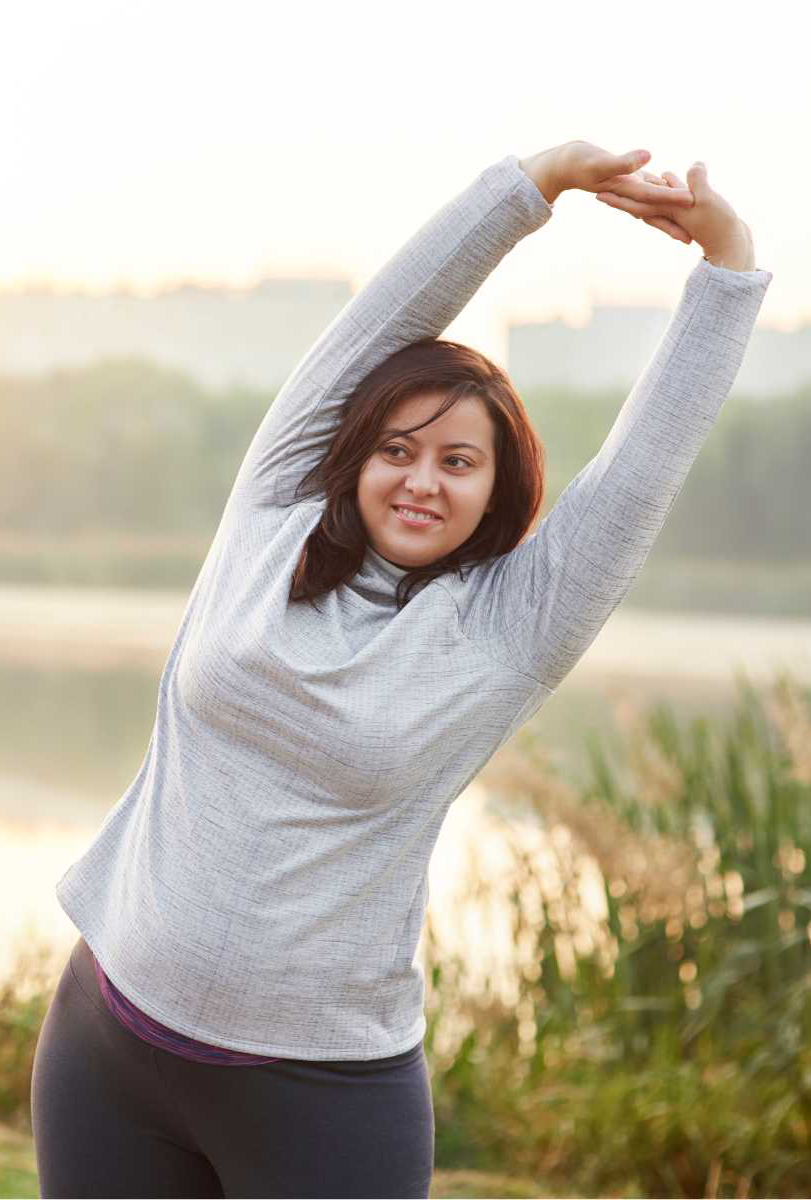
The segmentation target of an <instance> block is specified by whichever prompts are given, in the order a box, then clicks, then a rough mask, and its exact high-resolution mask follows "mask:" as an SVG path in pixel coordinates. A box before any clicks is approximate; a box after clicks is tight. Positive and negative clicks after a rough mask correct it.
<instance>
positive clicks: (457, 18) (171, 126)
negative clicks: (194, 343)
mask: <svg viewBox="0 0 811 1200" xmlns="http://www.w3.org/2000/svg"><path fill="white" fill-rule="evenodd" d="M801 15H802V9H801V7H798V6H797V5H796V4H795V3H788V2H787V0H772V2H770V3H769V4H768V5H766V6H762V5H750V6H747V5H745V4H741V3H737V4H733V3H732V2H730V0H721V2H713V3H711V4H710V3H707V0H700V2H697V0H683V2H682V3H681V4H680V5H678V6H676V7H675V8H674V7H673V6H666V5H661V4H659V5H654V4H651V3H649V2H646V3H641V2H636V0H635V2H633V3H622V4H619V5H605V4H598V3H593V4H586V3H583V2H582V0H572V2H571V3H568V4H554V5H541V4H530V3H527V0H500V2H499V3H498V4H496V5H493V4H489V3H488V4H480V5H477V4H475V3H471V2H470V0H467V2H462V0H451V2H443V0H409V3H407V4H405V3H404V4H396V5H395V4H391V3H386V2H385V0H376V2H375V3H367V2H359V0H342V2H341V3H339V4H336V3H334V0H332V2H330V3H326V2H323V3H307V2H306V0H298V2H296V3H295V4H292V3H291V4H289V5H282V4H278V3H275V2H272V0H266V2H264V3H257V2H253V0H130V2H122V0H70V3H65V2H64V0H25V2H24V3H21V2H20V0H0V134H1V135H2V136H1V137H0V204H1V205H2V222H0V287H10V286H11V287H21V286H24V285H27V284H31V283H37V284H52V285H53V286H55V287H56V288H58V289H60V290H61V289H68V288H81V289H86V290H89V291H94V292H101V291H104V290H106V289H108V288H111V287H117V286H129V287H130V288H132V289H133V290H135V291H137V292H139V293H141V294H144V295H147V294H151V293H153V292H154V291H156V290H159V289H160V288H162V287H166V286H172V285H175V284H177V283H180V282H199V283H203V284H222V285H225V286H229V285H230V286H240V287H244V286H250V285H251V284H253V283H255V282H256V281H258V280H259V279H260V278H262V277H264V276H267V275H282V276H290V275H292V276H308V275H317V276H320V277H323V276H341V277H345V278H349V280H350V281H351V283H352V285H353V287H355V288H358V287H360V286H362V285H363V283H364V282H365V281H366V280H368V279H369V278H370V277H371V275H372V274H374V272H375V271H376V270H377V269H378V267H380V266H381V265H382V264H383V263H384V262H385V261H386V260H387V259H388V258H389V257H390V256H391V255H392V254H393V253H395V251H396V250H397V249H398V248H399V246H400V245H401V244H402V243H403V242H404V241H405V240H406V239H407V238H408V237H409V236H410V235H411V234H412V233H413V232H414V231H415V230H416V228H417V227H418V226H419V225H421V224H422V223H423V222H424V221H425V220H426V219H427V218H428V217H430V216H431V215H432V214H433V213H434V212H435V211H436V209H438V208H439V207H440V206H441V205H442V204H443V203H444V202H445V201H446V200H448V199H449V198H450V197H451V196H452V195H454V194H456V193H457V192H459V191H461V190H462V188H463V187H465V186H467V184H468V183H469V182H471V181H472V179H473V178H474V177H475V175H476V174H478V172H479V171H480V170H482V169H483V168H484V167H486V166H488V165H489V164H490V163H492V162H495V161H497V160H498V159H500V158H502V157H504V155H506V154H517V155H518V156H519V158H523V157H525V156H528V155H530V154H532V153H534V152H536V151H538V150H543V149H546V148H547V147H549V146H554V145H557V144H558V143H560V142H564V141H568V140H571V139H574V138H583V139H584V140H586V141H590V142H594V143H596V144H598V145H601V146H604V147H605V148H606V149H609V150H611V151H612V152H616V153H622V152H624V151H626V150H631V149H634V148H636V147H645V148H646V149H648V150H650V152H651V155H652V158H651V161H650V163H649V164H648V169H650V170H652V171H656V172H661V171H662V170H666V169H670V170H674V171H676V172H677V173H678V174H680V175H681V177H682V178H685V175H686V171H687V168H688V166H689V165H690V164H691V163H692V162H693V161H694V160H695V159H703V160H704V161H705V162H706V163H707V167H708V175H709V180H710V183H711V184H712V186H713V187H714V188H715V189H716V190H717V191H719V192H721V194H722V195H724V196H725V198H726V199H727V200H728V201H729V203H730V204H731V205H732V206H733V208H734V209H735V211H736V212H737V213H738V214H739V215H740V216H741V217H742V218H743V219H744V220H746V221H747V223H748V224H749V225H750V227H751V229H752V232H753V236H754V241H755V249H756V260H757V266H758V267H762V268H765V269H767V270H769V271H772V272H773V274H774V280H773V282H772V284H771V286H770V288H769V292H768V294H767V296H766V299H765V300H764V303H763V307H762V309H761V313H760V316H759V323H760V324H762V325H770V326H773V327H777V328H782V329H787V330H790V329H795V328H797V327H798V326H799V325H800V324H802V323H804V322H807V321H811V287H810V286H809V280H811V234H810V233H809V223H808V210H809V191H811V188H810V187H809V185H811V166H809V157H808V155H807V154H806V153H805V151H806V148H807V146H808V144H809V133H808V130H809V127H810V126H811V85H810V84H809V82H808V80H809V74H808V64H807V40H806V39H805V38H804V37H803V36H802V32H801V29H800V26H799V23H798V22H799V17H800V16H801ZM700 255H701V250H700V249H699V247H698V246H697V245H696V244H695V243H693V244H692V245H690V246H685V245H683V244H682V243H680V242H676V241H674V240H672V239H671V238H669V237H667V236H666V235H665V234H663V233H661V232H660V231H658V230H654V229H652V228H650V227H649V226H647V225H645V224H643V223H642V222H641V221H637V220H634V219H633V218H632V217H630V216H628V215H627V214H625V213H619V212H616V211H614V210H611V209H608V208H607V207H606V206H604V205H601V204H599V203H598V202H597V201H596V200H595V199H594V197H593V196H592V195H590V194H586V193H583V192H567V193H564V194H563V195H562V196H561V197H560V198H559V200H558V201H557V203H556V205H555V209H554V215H553V217H552V218H551V220H550V221H549V222H548V223H547V224H546V225H545V226H544V227H543V229H541V230H539V231H537V232H536V233H534V234H531V235H530V236H529V237H528V238H525V239H523V240H522V241H521V242H519V244H518V245H517V246H516V248H515V249H514V250H513V251H512V252H511V254H509V255H508V256H507V257H506V258H505V259H504V261H503V262H502V263H501V264H500V265H499V266H498V267H497V268H496V271H495V272H494V273H493V274H492V275H491V276H490V278H489V279H488V280H487V281H486V282H485V283H484V285H483V286H482V288H481V289H480V290H479V292H478V293H477V295H476V296H475V297H474V298H473V300H472V301H471V302H470V304H469V305H468V306H467V309H466V310H465V311H464V313H463V314H462V315H461V316H460V317H459V318H457V320H456V321H455V322H454V324H453V325H452V326H450V327H449V329H448V331H447V334H446V335H447V336H449V337H455V338H457V339H459V340H462V341H467V342H469V343H470V344H472V345H476V346H477V347H478V348H479V349H481V350H483V351H484V352H485V353H489V354H490V355H491V356H492V357H494V358H495V359H496V360H497V361H499V362H501V363H502V364H503V363H504V359H505V353H506V339H505V323H506V321H507V320H533V319H541V320H543V319H551V318H554V317H563V318H565V319H566V320H568V321H571V322H574V323H580V324H582V323H585V322H586V321H587V320H588V318H589V312H590V308H591V305H592V304H608V303H618V304H626V303H627V304H660V305H665V306H667V307H668V308H671V309H672V308H673V307H675V305H676V303H677V302H678V299H679V297H680V295H681V292H682V289H683V286H684V282H685V280H686V277H687V275H688V274H689V273H690V271H691V270H692V268H693V267H694V266H695V264H696V263H697V261H698V260H699V258H700ZM0 336H2V331H0Z"/></svg>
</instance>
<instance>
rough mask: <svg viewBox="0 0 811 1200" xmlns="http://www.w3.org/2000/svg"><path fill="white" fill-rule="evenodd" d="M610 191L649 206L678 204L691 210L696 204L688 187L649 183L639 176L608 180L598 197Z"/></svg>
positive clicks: (620, 176)
mask: <svg viewBox="0 0 811 1200" xmlns="http://www.w3.org/2000/svg"><path fill="white" fill-rule="evenodd" d="M608 191H611V192H614V193H616V194H617V195H619V196H626V197H627V198H628V199H630V200H640V201H644V202H645V203H647V204H671V205H672V204H678V205H683V206H684V207H685V208H691V207H692V206H693V204H694V203H695V197H694V195H693V193H692V191H691V190H690V188H688V187H686V186H685V187H673V186H671V185H670V184H668V183H667V182H666V181H664V180H662V181H661V182H660V183H654V182H648V181H646V180H645V179H644V178H640V177H639V176H638V175H615V176H614V177H613V179H606V180H605V182H604V183H602V184H601V185H600V191H599V193H598V195H603V194H604V193H605V192H608Z"/></svg>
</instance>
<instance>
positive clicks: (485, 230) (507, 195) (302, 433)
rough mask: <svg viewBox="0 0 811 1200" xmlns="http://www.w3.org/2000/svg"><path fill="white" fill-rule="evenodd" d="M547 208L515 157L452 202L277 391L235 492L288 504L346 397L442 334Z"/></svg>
mask: <svg viewBox="0 0 811 1200" xmlns="http://www.w3.org/2000/svg"><path fill="white" fill-rule="evenodd" d="M551 215H552V208H551V205H550V204H549V203H548V202H547V200H546V199H545V198H544V195H543V194H542V192H541V190H540V188H539V187H538V186H537V184H536V183H535V182H533V180H532V179H531V178H530V177H529V176H528V175H527V173H526V172H525V171H524V170H523V169H522V168H521V165H520V163H519V160H518V158H517V156H516V155H514V154H510V155H507V157H506V158H503V159H501V160H500V161H499V162H496V163H494V164H493V165H491V166H489V167H487V168H486V169H485V170H484V171H482V172H481V173H480V174H479V175H478V176H476V178H475V179H474V180H473V182H472V183H470V184H469V185H468V186H467V187H466V188H465V189H464V190H463V191H461V192H460V193H459V194H458V195H456V196H454V198H453V199H451V200H449V201H448V202H447V203H446V204H445V205H443V207H442V208H441V209H440V210H439V211H438V212H437V213H436V214H435V215H434V216H433V217H431V218H430V219H429V220H428V221H427V222H426V223H425V224H424V225H423V226H422V227H421V228H420V229H418V230H417V232H416V233H415V234H413V236H412V237H411V238H410V239H409V240H408V241H407V242H406V243H405V245H404V246H402V247H401V249H400V250H399V251H398V252H397V253H396V254H395V255H394V256H393V257H392V258H391V259H390V260H389V261H388V262H387V263H386V264H385V265H384V266H383V267H382V268H381V269H380V270H379V271H378V272H377V274H376V275H374V276H373V278H372V279H371V280H370V281H369V282H368V283H367V284H366V286H365V287H364V288H363V289H362V290H361V291H360V292H359V293H358V294H357V295H356V296H354V297H353V298H352V300H350V302H349V303H348V304H347V305H346V306H345V307H344V308H343V309H342V311H341V312H340V313H338V315H337V317H335V319H334V320H333V321H332V323H331V324H330V325H328V326H327V328H326V329H325V330H324V332H323V333H322V335H321V336H320V338H319V339H318V340H317V341H316V343H315V344H314V346H313V347H312V348H311V349H310V351H309V352H308V353H307V354H306V355H305V356H304V358H303V359H302V360H301V362H299V364H298V365H297V366H296V367H295V369H294V370H293V372H292V374H291V375H290V376H289V378H288V379H287V381H286V382H285V384H284V385H283V387H282V388H281V389H280V391H279V392H278V394H277V396H276V398H275V400H274V402H273V404H272V406H271V408H270V409H269V411H268V413H267V415H266V416H265V418H264V420H263V421H262V423H261V425H260V426H259V429H258V430H257V432H256V435H255V436H254V439H253V441H252V442H251V445H250V447H249V448H248V451H247V454H246V455H245V458H244V460H243V462H242V465H241V467H240V470H239V473H238V475H237V478H236V481H235V483H234V488H233V491H232V497H234V498H236V499H238V500H239V501H245V502H247V503H249V504H258V505H262V506H265V505H272V506H282V507H283V506H288V505H291V504H293V503H294V502H295V501H296V500H298V499H302V498H312V497H311V495H310V496H307V497H301V496H297V495H296V494H295V493H296V487H297V485H298V484H299V482H300V481H301V480H302V479H303V477H304V476H305V475H306V474H307V473H308V472H309V471H310V470H311V469H312V468H313V467H314V466H315V465H316V464H317V463H318V462H319V461H320V460H321V458H323V456H324V455H325V454H326V452H327V450H328V448H329V445H330V442H331V441H332V438H333V437H334V435H335V432H336V430H337V428H338V425H339V423H340V421H341V418H342V415H343V406H344V402H345V401H346V399H347V397H348V396H349V395H350V394H351V393H352V392H353V390H354V389H355V388H356V387H357V385H358V384H359V383H360V382H361V380H362V379H363V378H364V377H365V376H366V375H367V374H368V373H369V372H370V371H371V370H372V369H373V368H374V367H376V366H378V365H379V364H380V363H381V362H383V361H384V360H385V359H386V358H388V357H389V356H390V355H391V354H393V353H394V352H395V351H397V350H399V349H401V348H402V347H404V346H406V345H409V344H410V343H411V342H415V341H417V340H418V339H420V338H424V337H439V336H440V334H441V333H442V331H443V330H444V329H446V328H447V326H448V325H450V323H451V322H452V321H453V320H454V318H455V317H456V316H457V315H458V314H459V313H460V312H461V311H462V309H463V308H464V307H465V305H466V304H467V302H468V300H470V298H471V297H472V296H473V295H474V294H475V292H476V291H477V290H478V288H479V287H480V286H481V284H482V283H483V282H484V280H485V279H486V278H487V276H488V275H489V274H490V272H491V271H492V270H493V269H494V268H495V267H496V266H497V265H498V263H499V262H500V261H501V259H502V258H504V256H505V255H506V254H507V253H508V252H509V251H510V250H511V249H512V248H513V246H515V244H516V243H517V242H518V241H520V239H521V238H523V237H525V236H526V235H527V234H528V233H532V232H533V230H535V229H538V228H540V226H542V225H544V224H545V223H546V222H547V221H548V220H549V218H550V217H551Z"/></svg>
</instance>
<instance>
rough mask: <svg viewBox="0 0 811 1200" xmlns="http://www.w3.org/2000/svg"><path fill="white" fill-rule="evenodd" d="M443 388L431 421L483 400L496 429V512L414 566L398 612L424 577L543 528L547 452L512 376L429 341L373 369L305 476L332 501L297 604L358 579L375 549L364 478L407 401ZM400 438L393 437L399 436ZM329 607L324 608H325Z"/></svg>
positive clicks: (454, 345) (295, 590)
mask: <svg viewBox="0 0 811 1200" xmlns="http://www.w3.org/2000/svg"><path fill="white" fill-rule="evenodd" d="M431 392H441V393H443V394H444V398H443V401H442V404H441V406H440V407H439V408H438V409H437V411H436V413H434V415H433V417H431V418H430V419H429V420H428V421H423V423H422V424H421V425H415V426H412V428H411V429H407V430H406V429H404V430H401V432H402V433H413V432H414V431H415V430H417V429H422V428H423V426H424V425H429V424H431V423H432V422H433V421H435V420H436V419H437V417H439V416H441V415H442V414H443V413H445V412H447V410H448V409H449V408H450V407H451V406H452V405H453V404H455V403H456V401H457V400H460V399H462V398H463V397H468V396H478V397H479V398H480V399H481V400H482V401H483V403H484V404H485V406H486V407H487V410H488V412H489V413H490V416H491V418H492V420H493V422H494V424H495V449H496V473H495V483H494V488H493V495H492V499H491V505H492V508H491V511H490V512H486V513H484V515H483V516H482V519H481V521H480V522H479V524H478V525H477V526H476V528H475V529H474V531H473V533H472V534H471V535H470V537H469V538H468V539H467V540H466V541H465V542H463V543H462V544H461V545H460V546H457V548H456V549H455V550H453V551H452V552H450V553H449V554H446V555H444V556H443V557H442V558H439V559H436V560H435V561H434V562H432V563H427V564H425V565H423V566H420V567H414V569H413V570H411V571H409V572H408V573H407V574H406V575H404V576H403V578H402V579H401V580H400V581H399V582H398V585H397V607H398V608H402V607H403V606H404V605H405V604H406V603H407V602H408V600H409V599H410V593H411V591H412V589H413V588H414V587H415V586H416V584H417V583H418V582H420V581H421V580H430V579H434V578H436V576H437V575H443V574H445V573H446V572H447V571H455V570H459V572H460V577H461V578H464V576H463V575H462V568H463V566H464V565H469V566H472V565H473V564H474V563H477V562H481V561H483V560H485V559H490V558H496V557H498V556H499V555H502V554H506V553H508V552H509V551H510V550H512V549H513V548H514V547H515V546H517V545H518V543H519V542H520V541H521V540H522V539H523V538H524V536H525V535H526V534H527V533H529V532H531V531H532V529H533V528H534V525H535V523H536V520H537V518H538V517H539V515H540V511H541V505H542V503H543V497H544V486H545V469H546V453H545V450H544V446H543V443H542V442H541V440H540V438H539V437H538V435H537V434H536V433H535V431H534V429H533V428H532V426H531V425H530V422H529V418H528V417H527V414H526V411H525V409H524V405H523V403H522V401H521V398H520V397H519V395H518V393H517V392H516V391H515V388H514V387H513V385H512V383H511V382H510V380H509V378H508V376H507V375H506V373H505V372H504V371H502V370H501V368H500V367H498V366H496V364H495V363H493V362H491V361H490V360H489V359H488V358H485V356H484V355H483V354H480V353H479V352H478V350H472V349H471V348H470V347H469V346H462V345H460V344H459V343H458V342H449V341H441V340H439V339H437V338H422V339H421V340H420V341H417V342H412V343H411V344H410V345H408V346H404V347H403V349H401V350H398V351H396V352H395V353H394V354H392V355H390V356H389V358H387V359H385V361H384V362H382V363H380V364H379V366H377V367H375V368H374V370H372V371H370V372H369V374H368V375H366V377H365V378H364V379H363V380H362V381H361V382H360V384H358V386H357V387H356V388H355V390H354V392H353V393H352V394H351V395H350V396H349V397H348V399H347V400H346V401H345V404H344V409H345V412H344V415H343V417H342V419H341V424H340V425H339V427H338V432H337V433H336V434H335V437H334V438H333V440H332V442H331V444H330V448H329V451H328V452H327V454H326V455H325V456H324V458H322V459H321V461H320V462H319V463H318V464H316V466H315V467H314V468H313V469H312V470H311V471H309V472H308V474H307V475H305V477H304V479H302V480H301V482H300V484H299V487H298V489H297V492H298V491H299V490H300V489H303V488H306V487H307V485H308V483H309V484H310V485H311V486H310V491H311V492H312V491H313V490H315V491H318V492H320V491H321V490H323V492H324V494H325V495H326V500H327V504H326V508H325V510H324V513H323V515H322V517H321V520H320V521H319V523H318V525H317V526H316V528H315V529H314V530H313V531H312V533H311V534H310V536H309V537H308V539H307V541H306V543H305V545H304V547H303V548H302V552H301V557H300V558H299V561H298V564H297V566H296V570H295V572H294V574H293V579H292V583H291V588H290V599H291V600H304V599H308V600H310V601H311V602H312V603H313V604H314V606H315V608H316V609H317V608H318V605H317V604H315V598H316V597H318V596H321V595H323V594H324V593H325V592H329V591H331V590H332V589H333V588H334V587H337V585H338V584H340V583H348V582H349V580H350V579H352V577H353V576H354V575H355V574H356V573H357V572H358V571H359V570H360V567H361V565H362V563H363V559H364V556H365V554H366V550H367V547H368V540H367V536H366V530H365V528H364V525H363V522H362V520H361V516H360V513H359V511H358V505H357V487H358V477H359V475H360V473H361V470H362V469H363V466H364V464H365V463H366V462H367V461H368V459H369V458H370V457H371V455H372V454H374V453H375V452H376V451H377V450H379V449H380V447H381V446H382V445H383V444H384V442H385V441H386V440H388V439H387V438H385V437H383V436H382V430H383V429H384V428H386V427H387V424H388V418H389V414H390V413H391V412H392V411H393V410H394V408H395V407H396V406H397V405H398V404H399V403H400V401H401V400H405V399H409V398H411V397H412V396H415V395H418V394H425V393H431ZM389 436H390V435H389ZM319 611H320V610H319Z"/></svg>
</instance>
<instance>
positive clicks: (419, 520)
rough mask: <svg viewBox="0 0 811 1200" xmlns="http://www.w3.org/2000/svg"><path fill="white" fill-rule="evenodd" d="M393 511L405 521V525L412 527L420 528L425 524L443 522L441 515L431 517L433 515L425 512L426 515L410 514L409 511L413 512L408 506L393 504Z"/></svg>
mask: <svg viewBox="0 0 811 1200" xmlns="http://www.w3.org/2000/svg"><path fill="white" fill-rule="evenodd" d="M392 512H393V513H394V515H395V516H396V517H397V518H398V519H399V520H400V521H401V522H402V523H403V525H407V526H408V527H409V528H410V529H419V528H424V527H425V526H428V525H442V524H443V521H442V518H441V517H431V516H428V515H427V514H425V515H422V514H420V515H419V516H415V515H413V514H412V515H409V513H411V510H410V509H408V508H406V507H405V506H400V505H397V506H395V505H392Z"/></svg>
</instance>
